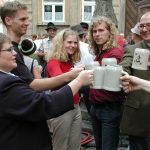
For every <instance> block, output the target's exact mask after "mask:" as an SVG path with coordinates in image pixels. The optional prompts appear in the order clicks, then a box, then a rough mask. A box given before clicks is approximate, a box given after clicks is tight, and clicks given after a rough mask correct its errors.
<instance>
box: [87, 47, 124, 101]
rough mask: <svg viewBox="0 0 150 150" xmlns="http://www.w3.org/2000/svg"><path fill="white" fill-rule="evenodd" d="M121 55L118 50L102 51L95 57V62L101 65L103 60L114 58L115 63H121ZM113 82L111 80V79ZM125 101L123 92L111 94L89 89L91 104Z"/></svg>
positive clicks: (101, 90)
mask: <svg viewBox="0 0 150 150" xmlns="http://www.w3.org/2000/svg"><path fill="white" fill-rule="evenodd" d="M122 57H123V53H122V52H121V51H120V49H119V48H112V49H110V50H108V51H103V52H102V53H101V54H100V55H97V56H96V58H95V61H99V63H100V64H101V62H102V59H103V58H116V59H117V63H119V62H120V61H121V59H122ZM112 80H113V79H112ZM124 99H125V97H124V92H123V91H120V92H111V91H106V90H103V89H90V100H91V102H93V103H99V102H108V101H123V100H124Z"/></svg>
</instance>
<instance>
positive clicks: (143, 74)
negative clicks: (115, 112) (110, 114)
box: [120, 11, 150, 150]
mask: <svg viewBox="0 0 150 150" xmlns="http://www.w3.org/2000/svg"><path fill="white" fill-rule="evenodd" d="M138 28H139V30H140V35H141V37H142V39H143V40H142V41H141V42H139V43H137V44H135V45H133V46H129V47H128V48H126V49H125V54H124V57H123V60H122V62H121V63H120V65H122V66H123V68H124V70H125V71H127V72H128V73H129V74H131V75H133V76H136V77H139V78H142V79H145V80H150V69H148V70H144V71H143V70H137V69H133V68H131V66H132V61H133V55H134V51H135V48H143V49H148V50H150V11H149V12H147V13H145V14H144V15H143V16H142V17H141V19H140V22H139V25H138ZM121 131H122V132H123V133H125V134H127V135H129V143H130V150H150V146H149V144H150V138H149V133H150V93H148V92H146V91H144V90H138V91H133V92H131V93H129V94H128V95H127V100H126V102H125V105H124V112H123V116H122V122H121Z"/></svg>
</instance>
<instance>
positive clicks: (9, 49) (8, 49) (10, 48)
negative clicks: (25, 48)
mask: <svg viewBox="0 0 150 150" xmlns="http://www.w3.org/2000/svg"><path fill="white" fill-rule="evenodd" d="M0 51H8V52H11V53H12V52H13V51H14V47H13V46H11V47H9V48H7V49H2V50H0Z"/></svg>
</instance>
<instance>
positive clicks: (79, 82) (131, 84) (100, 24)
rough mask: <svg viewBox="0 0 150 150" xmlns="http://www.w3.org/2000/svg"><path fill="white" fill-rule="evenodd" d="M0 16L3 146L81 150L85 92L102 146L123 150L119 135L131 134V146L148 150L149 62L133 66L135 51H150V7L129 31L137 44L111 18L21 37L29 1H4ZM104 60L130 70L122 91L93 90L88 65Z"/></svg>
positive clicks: (22, 149) (107, 149) (104, 149)
mask: <svg viewBox="0 0 150 150" xmlns="http://www.w3.org/2000/svg"><path fill="white" fill-rule="evenodd" d="M0 15H1V20H2V22H3V24H4V25H5V27H6V29H7V35H5V34H3V33H0V80H1V82H0V97H1V99H0V127H1V128H0V149H1V150H8V149H13V150H27V149H28V150H52V149H53V150H80V149H81V123H82V115H81V110H80V99H81V97H82V96H83V99H84V101H85V103H86V106H87V109H88V112H89V115H90V117H91V122H92V128H93V134H94V139H95V146H96V150H117V148H118V143H119V135H120V132H122V133H123V134H126V135H128V136H129V150H150V121H149V110H150V109H149V108H150V100H149V97H150V81H149V80H150V69H149V64H150V63H148V69H147V70H138V69H134V68H132V62H133V57H134V52H135V49H136V48H142V49H148V50H150V12H149V11H148V12H146V13H145V14H143V15H142V17H141V18H140V20H139V22H137V24H136V25H135V26H134V27H133V28H132V29H131V33H132V36H131V40H132V43H126V41H125V40H124V39H123V38H124V37H122V36H121V35H118V32H117V28H116V25H115V24H114V23H113V22H112V20H111V19H110V18H107V17H105V16H96V17H93V18H92V20H91V22H90V23H89V24H87V23H85V22H81V23H80V24H77V25H74V26H71V27H69V28H65V29H59V30H58V28H57V26H56V25H55V24H54V23H52V22H49V23H48V24H47V28H46V29H45V30H46V32H47V34H46V35H44V37H43V38H40V39H38V36H37V35H36V34H34V35H33V36H32V39H23V40H22V38H23V36H24V35H25V34H26V33H27V29H28V26H29V24H30V22H29V17H28V13H27V6H26V5H25V4H22V3H20V2H18V1H12V2H5V3H4V5H3V6H2V7H1V8H0ZM131 44H132V45H131ZM103 58H115V59H116V60H117V64H118V65H120V66H122V67H123V70H124V71H126V72H128V74H129V75H125V76H122V77H121V78H120V80H121V81H122V90H121V91H117V92H114V91H108V90H104V89H92V88H89V87H90V85H92V83H93V81H94V71H93V70H84V67H85V65H87V64H89V63H90V62H93V61H97V62H98V63H99V64H100V65H101V63H102V59H103ZM149 61H150V59H149ZM112 80H113V79H112Z"/></svg>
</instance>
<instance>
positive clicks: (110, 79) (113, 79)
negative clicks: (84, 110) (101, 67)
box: [103, 65, 128, 91]
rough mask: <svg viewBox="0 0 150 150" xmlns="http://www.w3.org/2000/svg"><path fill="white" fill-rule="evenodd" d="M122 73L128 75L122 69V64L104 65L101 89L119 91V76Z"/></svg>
mask: <svg viewBox="0 0 150 150" xmlns="http://www.w3.org/2000/svg"><path fill="white" fill-rule="evenodd" d="M122 75H128V73H127V72H125V71H123V69H122V66H119V65H115V66H110V65H107V66H106V67H105V73H104V85H103V89H105V90H108V91H120V90H121V81H120V77H121V76H122Z"/></svg>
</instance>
